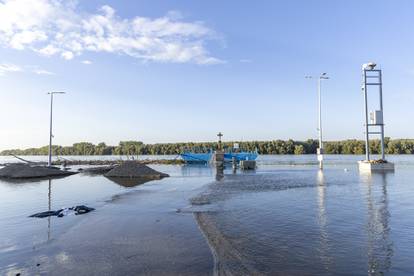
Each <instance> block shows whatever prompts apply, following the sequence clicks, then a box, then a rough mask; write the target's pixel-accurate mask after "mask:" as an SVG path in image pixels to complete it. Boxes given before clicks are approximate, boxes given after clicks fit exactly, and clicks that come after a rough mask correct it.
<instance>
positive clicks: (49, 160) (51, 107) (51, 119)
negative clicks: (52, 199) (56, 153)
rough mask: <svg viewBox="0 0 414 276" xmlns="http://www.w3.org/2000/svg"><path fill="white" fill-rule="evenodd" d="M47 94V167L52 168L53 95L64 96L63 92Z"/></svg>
mask: <svg viewBox="0 0 414 276" xmlns="http://www.w3.org/2000/svg"><path fill="white" fill-rule="evenodd" d="M48 94H50V126H49V158H48V162H47V165H48V166H49V167H51V166H52V139H53V131H52V126H53V95H54V94H65V92H49V93H48Z"/></svg>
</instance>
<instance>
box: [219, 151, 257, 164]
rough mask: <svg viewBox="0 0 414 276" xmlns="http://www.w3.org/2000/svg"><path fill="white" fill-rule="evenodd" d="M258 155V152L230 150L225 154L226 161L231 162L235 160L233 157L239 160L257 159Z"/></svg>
mask: <svg viewBox="0 0 414 276" xmlns="http://www.w3.org/2000/svg"><path fill="white" fill-rule="evenodd" d="M258 156H259V155H258V154H257V152H230V153H225V154H224V162H231V161H233V158H235V159H236V161H237V162H240V161H246V160H256V158H257V157H258Z"/></svg>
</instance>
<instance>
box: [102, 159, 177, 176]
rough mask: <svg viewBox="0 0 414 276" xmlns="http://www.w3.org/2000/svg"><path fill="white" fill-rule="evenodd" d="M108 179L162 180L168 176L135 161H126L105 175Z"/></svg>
mask: <svg viewBox="0 0 414 276" xmlns="http://www.w3.org/2000/svg"><path fill="white" fill-rule="evenodd" d="M105 176H107V177H123V178H149V179H161V178H164V177H168V176H169V175H168V174H165V173H162V172H159V171H156V170H154V169H151V168H150V167H148V166H147V165H144V164H140V163H138V162H135V161H126V162H123V163H122V164H120V165H119V166H116V167H115V168H113V169H112V170H110V171H109V172H107V173H106V174H105Z"/></svg>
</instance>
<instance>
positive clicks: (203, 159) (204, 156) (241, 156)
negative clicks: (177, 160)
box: [180, 152, 258, 163]
mask: <svg viewBox="0 0 414 276" xmlns="http://www.w3.org/2000/svg"><path fill="white" fill-rule="evenodd" d="M180 156H181V158H182V159H183V160H184V161H185V162H186V163H209V162H210V161H211V159H212V158H213V153H212V152H209V153H191V152H184V153H182V154H180ZM257 157H258V154H257V152H229V153H224V162H232V161H233V158H235V159H236V161H237V162H240V161H244V160H256V158H257Z"/></svg>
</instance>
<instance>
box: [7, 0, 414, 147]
mask: <svg viewBox="0 0 414 276" xmlns="http://www.w3.org/2000/svg"><path fill="white" fill-rule="evenodd" d="M413 10H414V2H413V1H410V0H406V1H404V0H396V1H387V0H376V1H370V0H368V1H359V0H348V1H332V0H312V1H305V0H302V1H299V0H290V1H278V0H261V1H238V0H227V1H220V0H210V1H194V0H171V1H165V0H128V1H127V0H117V1H114V0H78V1H68V0H65V1H63V0H62V1H59V0H0V123H1V129H0V150H2V149H10V148H27V147H38V146H44V145H47V144H48V135H49V101H50V98H49V96H48V95H47V92H49V91H65V92H66V94H65V95H56V96H55V101H54V112H53V114H54V117H53V118H54V124H53V128H54V129H53V134H54V144H59V145H71V144H72V143H75V142H79V141H88V142H93V143H98V142H106V143H107V144H110V145H116V144H118V142H119V141H125V140H139V141H143V142H144V143H161V142H185V141H214V140H216V138H217V137H216V134H217V133H218V132H219V131H221V132H223V133H224V137H223V139H224V140H240V141H247V140H273V139H289V138H291V139H294V140H305V139H309V138H316V137H317V111H318V109H317V107H318V106H317V76H318V75H319V74H320V73H322V72H326V73H327V74H328V75H329V77H330V79H329V80H326V81H323V83H322V109H323V110H322V113H323V132H324V139H325V140H339V139H350V138H356V139H363V137H364V134H363V131H364V127H363V122H364V121H363V120H364V102H363V94H362V92H361V67H362V64H364V63H366V62H370V61H374V62H376V63H377V64H378V66H379V67H380V68H381V69H382V70H383V93H384V120H385V123H386V127H385V135H386V136H389V137H392V138H414V128H413V127H412V123H411V122H412V118H413V117H414V108H413V107H414V95H413V87H414V86H413V85H414V55H413V49H414V32H413V27H414V17H413V16H412V11H413ZM307 75H312V76H314V77H316V78H314V79H306V78H305V76H307ZM377 97H378V94H377V93H376V92H375V91H372V92H371V93H370V100H371V101H370V107H369V108H370V109H372V110H373V109H376V108H375V103H376V102H377Z"/></svg>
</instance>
